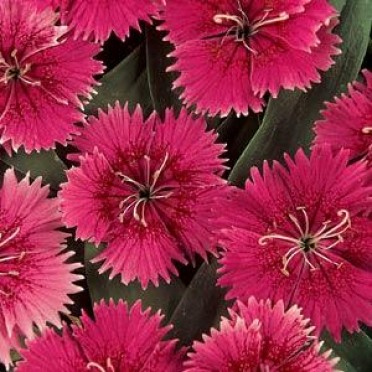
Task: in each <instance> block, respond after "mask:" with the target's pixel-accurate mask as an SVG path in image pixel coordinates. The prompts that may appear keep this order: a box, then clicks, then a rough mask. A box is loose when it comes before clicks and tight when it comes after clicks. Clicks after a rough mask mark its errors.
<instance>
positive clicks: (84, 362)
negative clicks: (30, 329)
mask: <svg viewBox="0 0 372 372" xmlns="http://www.w3.org/2000/svg"><path fill="white" fill-rule="evenodd" d="M94 317H95V320H92V319H90V318H89V317H88V316H87V315H86V314H83V316H82V317H81V323H80V324H79V325H74V326H72V331H71V330H70V329H68V328H67V327H66V328H65V329H64V332H63V334H62V336H59V335H58V334H56V333H55V332H53V331H52V330H47V331H45V332H44V334H43V335H42V336H41V337H40V338H39V339H36V340H34V341H33V342H30V343H29V345H28V347H29V349H28V350H24V351H23V352H22V356H23V358H24V359H25V360H24V361H22V362H20V363H19V366H18V368H17V371H18V372H23V371H24V372H26V371H27V372H36V371H43V372H55V371H64V372H84V371H97V372H99V371H107V372H109V371H110V372H111V371H112V372H113V371H123V372H124V371H138V372H145V371H151V372H179V371H181V370H182V369H181V366H182V362H181V360H182V357H183V354H184V352H183V350H182V349H181V351H176V350H175V346H176V340H167V341H164V337H165V335H166V334H167V333H168V331H169V330H170V328H171V326H167V327H162V326H161V321H162V319H163V316H161V315H160V313H159V312H158V313H156V314H154V315H150V309H147V310H146V311H144V312H143V311H142V310H141V303H140V302H139V301H138V302H136V303H135V304H134V305H133V306H132V307H131V308H128V305H127V304H126V303H123V302H121V301H120V302H119V303H118V305H115V304H114V303H113V302H112V301H111V302H110V304H109V305H106V304H105V303H104V302H101V303H100V304H99V305H97V304H96V305H95V307H94Z"/></svg>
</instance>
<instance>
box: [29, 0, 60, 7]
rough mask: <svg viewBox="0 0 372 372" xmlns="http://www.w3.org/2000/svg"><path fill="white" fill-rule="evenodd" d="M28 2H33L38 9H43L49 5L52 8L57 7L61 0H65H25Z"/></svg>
mask: <svg viewBox="0 0 372 372" xmlns="http://www.w3.org/2000/svg"><path fill="white" fill-rule="evenodd" d="M27 1H28V3H33V4H34V5H36V6H37V7H38V8H39V9H45V8H46V7H48V6H50V7H52V8H53V9H57V8H58V7H59V5H60V3H61V2H62V1H66V0H27Z"/></svg>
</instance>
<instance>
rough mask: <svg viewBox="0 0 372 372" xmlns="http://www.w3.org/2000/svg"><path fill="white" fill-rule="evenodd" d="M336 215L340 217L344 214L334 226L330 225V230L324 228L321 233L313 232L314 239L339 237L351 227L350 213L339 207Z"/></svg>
mask: <svg viewBox="0 0 372 372" xmlns="http://www.w3.org/2000/svg"><path fill="white" fill-rule="evenodd" d="M337 215H338V216H339V217H342V215H344V217H343V218H342V220H341V221H340V222H339V223H338V224H337V225H336V226H334V227H332V228H331V229H330V230H326V231H325V232H322V233H321V234H320V233H319V232H317V233H315V235H314V236H313V239H314V241H318V240H320V239H330V238H335V237H339V236H340V235H341V234H343V233H344V232H345V231H346V230H348V229H349V228H350V227H351V219H350V214H349V212H348V211H347V210H345V209H341V210H340V211H338V212H337Z"/></svg>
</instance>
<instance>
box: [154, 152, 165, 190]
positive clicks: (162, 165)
mask: <svg viewBox="0 0 372 372" xmlns="http://www.w3.org/2000/svg"><path fill="white" fill-rule="evenodd" d="M168 158H169V154H168V153H167V152H166V153H165V156H164V160H163V162H162V163H161V165H160V168H159V169H158V170H157V171H155V173H154V175H153V181H152V184H151V186H150V190H151V191H152V190H153V189H154V187H155V184H156V182H158V179H159V177H160V175H161V174H162V172H163V171H164V169H165V166H166V164H167V161H168Z"/></svg>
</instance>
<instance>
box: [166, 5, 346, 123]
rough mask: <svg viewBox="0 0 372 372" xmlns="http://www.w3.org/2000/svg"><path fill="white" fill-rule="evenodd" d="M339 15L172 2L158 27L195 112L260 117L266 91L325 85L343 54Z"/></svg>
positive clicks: (301, 8)
mask: <svg viewBox="0 0 372 372" xmlns="http://www.w3.org/2000/svg"><path fill="white" fill-rule="evenodd" d="M335 16H336V11H335V9H334V8H333V7H331V6H330V5H329V4H328V3H327V1H326V0H299V1H291V0H284V1H268V0H223V1H221V0H211V1H204V0H192V1H190V0H167V5H166V7H165V13H164V16H163V17H164V24H163V25H162V26H161V29H163V30H167V31H169V35H168V36H167V39H168V40H170V41H171V42H172V43H173V44H174V45H175V51H174V52H173V53H172V54H171V56H173V57H176V59H177V62H176V63H175V64H174V65H173V66H171V67H170V68H169V70H171V71H173V70H174V71H179V72H180V76H179V77H178V79H177V80H176V81H175V82H174V87H175V88H176V87H184V91H183V93H182V95H181V98H183V100H184V102H185V103H186V104H187V105H189V106H192V105H194V104H195V105H196V109H197V112H203V113H204V112H208V111H209V113H210V114H212V115H215V114H218V113H220V114H221V115H222V116H226V115H227V114H228V113H229V112H230V111H231V110H232V109H233V110H235V111H236V113H237V114H244V115H246V114H248V108H249V107H250V108H251V109H252V110H253V111H255V112H258V111H261V109H262V99H261V98H262V97H263V96H264V95H265V93H266V92H269V93H270V94H272V95H273V96H274V97H276V96H277V95H278V92H279V90H280V88H285V89H292V90H293V89H294V88H300V89H303V90H305V89H306V88H309V87H310V86H311V83H312V82H319V81H320V75H319V71H318V70H322V71H325V70H327V69H328V68H329V67H330V66H331V65H332V63H333V61H332V58H331V57H332V55H335V54H338V53H339V50H338V49H337V48H335V45H336V44H337V43H339V42H340V39H339V37H338V36H336V35H334V34H332V33H331V31H332V29H333V27H334V26H335V24H336V21H335V19H334V17H335ZM181 20H182V21H181Z"/></svg>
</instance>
